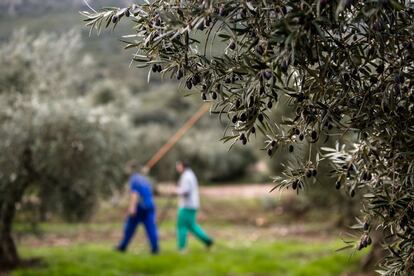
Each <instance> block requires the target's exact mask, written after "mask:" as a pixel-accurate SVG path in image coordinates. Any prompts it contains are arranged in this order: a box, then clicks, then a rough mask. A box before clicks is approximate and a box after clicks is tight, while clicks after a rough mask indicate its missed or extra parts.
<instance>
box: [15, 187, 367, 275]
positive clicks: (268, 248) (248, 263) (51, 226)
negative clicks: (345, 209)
mask: <svg viewBox="0 0 414 276" xmlns="http://www.w3.org/2000/svg"><path fill="white" fill-rule="evenodd" d="M231 189H232V187H229V186H227V187H225V188H223V187H220V188H219V187H217V188H215V187H203V188H202V189H201V190H202V198H203V200H202V204H203V208H202V210H201V212H200V214H199V218H200V222H201V224H202V226H203V227H204V228H205V230H206V231H207V232H208V233H210V234H211V235H212V236H213V237H214V238H215V240H216V244H215V246H214V247H213V248H212V250H211V251H207V250H206V249H205V248H204V247H203V246H202V245H201V244H200V243H198V242H197V241H196V240H195V239H194V238H193V237H190V239H189V248H188V251H186V253H185V254H180V253H179V252H178V251H177V250H176V246H175V211H176V209H175V205H173V206H172V207H171V206H170V209H169V210H168V212H167V213H166V217H165V218H166V220H164V221H163V222H162V223H161V225H160V240H161V253H160V254H159V255H157V256H151V255H150V254H149V248H148V245H147V241H146V239H145V235H144V231H143V228H142V227H140V228H139V229H138V231H137V233H136V235H135V238H134V240H133V242H132V243H131V246H130V248H129V250H128V252H127V253H125V254H122V253H118V252H115V251H113V247H114V245H115V244H116V243H117V241H118V240H119V238H120V237H121V233H122V232H121V230H122V219H123V214H124V212H125V207H126V206H125V203H126V201H125V200H124V199H123V197H121V198H120V199H119V203H113V202H112V203H110V202H103V203H102V204H101V207H100V209H99V210H98V212H97V213H96V214H95V215H94V217H93V218H92V220H91V221H90V222H88V223H76V224H68V223H64V222H60V221H58V220H57V221H53V220H52V221H51V222H48V223H42V224H39V225H38V226H37V228H36V229H37V232H36V233H37V234H33V232H31V229H30V226H29V225H28V224H25V223H22V221H21V220H20V222H18V223H16V224H15V226H14V229H15V233H16V235H17V236H18V240H19V246H20V247H19V248H20V253H21V255H22V257H23V258H24V259H26V260H30V259H39V263H38V265H36V266H30V267H26V268H20V269H18V270H16V271H14V272H13V273H12V275H179V276H181V275H183V276H186V275H189V276H190V275H191V276H193V275H217V276H219V275H223V276H224V275H226V276H227V275H240V276H242V275H262V276H265V275H352V273H353V272H354V271H357V270H358V265H359V262H360V259H361V257H362V256H364V254H366V251H362V252H358V253H357V254H355V251H352V250H350V251H341V252H337V251H336V250H337V249H339V248H341V247H343V246H344V243H343V241H342V240H341V239H340V233H341V231H342V230H341V229H337V228H335V227H334V226H332V223H333V222H334V220H335V216H332V215H329V213H328V212H321V211H318V212H313V211H309V212H305V213H304V214H302V215H301V216H298V214H295V212H296V211H292V210H291V209H289V208H291V207H289V205H292V204H293V205H295V206H299V205H301V204H302V203H300V199H299V198H298V197H296V196H295V195H294V194H284V195H279V196H276V195H274V196H273V197H269V196H265V197H263V195H260V194H257V195H254V196H252V195H250V196H249V195H247V196H243V195H242V194H243V192H242V191H241V190H242V189H241V188H238V189H236V190H231ZM249 189H250V190H247V191H249V192H250V193H253V191H254V190H257V189H258V186H254V187H252V188H249ZM262 189H263V191H267V189H266V188H265V186H264V187H263V188H262ZM236 191H239V194H238V193H237V192H236ZM257 191H258V192H260V191H261V189H258V190H257ZM218 192H220V193H221V196H217V195H216V193H218ZM226 193H228V194H232V197H231V198H227V196H226ZM263 194H266V193H263ZM157 203H158V209H159V212H162V210H163V209H164V207H165V206H167V204H168V200H166V199H165V198H158V199H157Z"/></svg>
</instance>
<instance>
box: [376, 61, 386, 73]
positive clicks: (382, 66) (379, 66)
mask: <svg viewBox="0 0 414 276" xmlns="http://www.w3.org/2000/svg"><path fill="white" fill-rule="evenodd" d="M384 69H385V68H384V64H382V63H381V64H379V65H378V67H377V70H376V71H377V73H378V74H382V73H383V72H384Z"/></svg>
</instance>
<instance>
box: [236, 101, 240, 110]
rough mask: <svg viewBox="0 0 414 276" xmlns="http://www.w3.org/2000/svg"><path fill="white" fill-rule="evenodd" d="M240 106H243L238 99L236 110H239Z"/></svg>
mask: <svg viewBox="0 0 414 276" xmlns="http://www.w3.org/2000/svg"><path fill="white" fill-rule="evenodd" d="M240 105H241V103H240V100H239V99H237V101H236V104H235V106H236V109H239V107H240Z"/></svg>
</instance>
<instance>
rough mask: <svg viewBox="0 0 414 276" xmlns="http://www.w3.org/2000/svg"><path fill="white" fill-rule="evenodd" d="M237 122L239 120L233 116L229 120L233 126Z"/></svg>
mask: <svg viewBox="0 0 414 276" xmlns="http://www.w3.org/2000/svg"><path fill="white" fill-rule="evenodd" d="M238 120H239V118H237V115H234V116H233V118H231V122H232V123H233V124H235V123H237V121H238Z"/></svg>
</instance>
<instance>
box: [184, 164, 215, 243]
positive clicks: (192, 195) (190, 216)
mask: <svg viewBox="0 0 414 276" xmlns="http://www.w3.org/2000/svg"><path fill="white" fill-rule="evenodd" d="M176 169H177V171H178V173H180V179H179V180H178V189H177V194H178V196H179V202H178V207H179V208H178V215H177V240H178V249H179V250H180V251H182V250H184V249H185V248H186V244H187V233H188V231H190V232H192V233H193V234H194V235H195V236H196V237H197V238H198V239H199V240H201V241H202V242H203V243H204V244H205V245H206V246H207V247H210V246H211V245H213V240H212V239H211V238H210V237H209V236H208V235H207V234H206V233H205V232H204V230H203V229H202V228H201V227H200V225H198V224H197V221H196V218H197V210H198V209H199V208H200V197H199V194H198V181H197V177H196V176H195V174H194V172H193V171H192V170H191V168H190V167H189V165H188V164H187V163H186V162H183V161H178V162H177V164H176Z"/></svg>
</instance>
